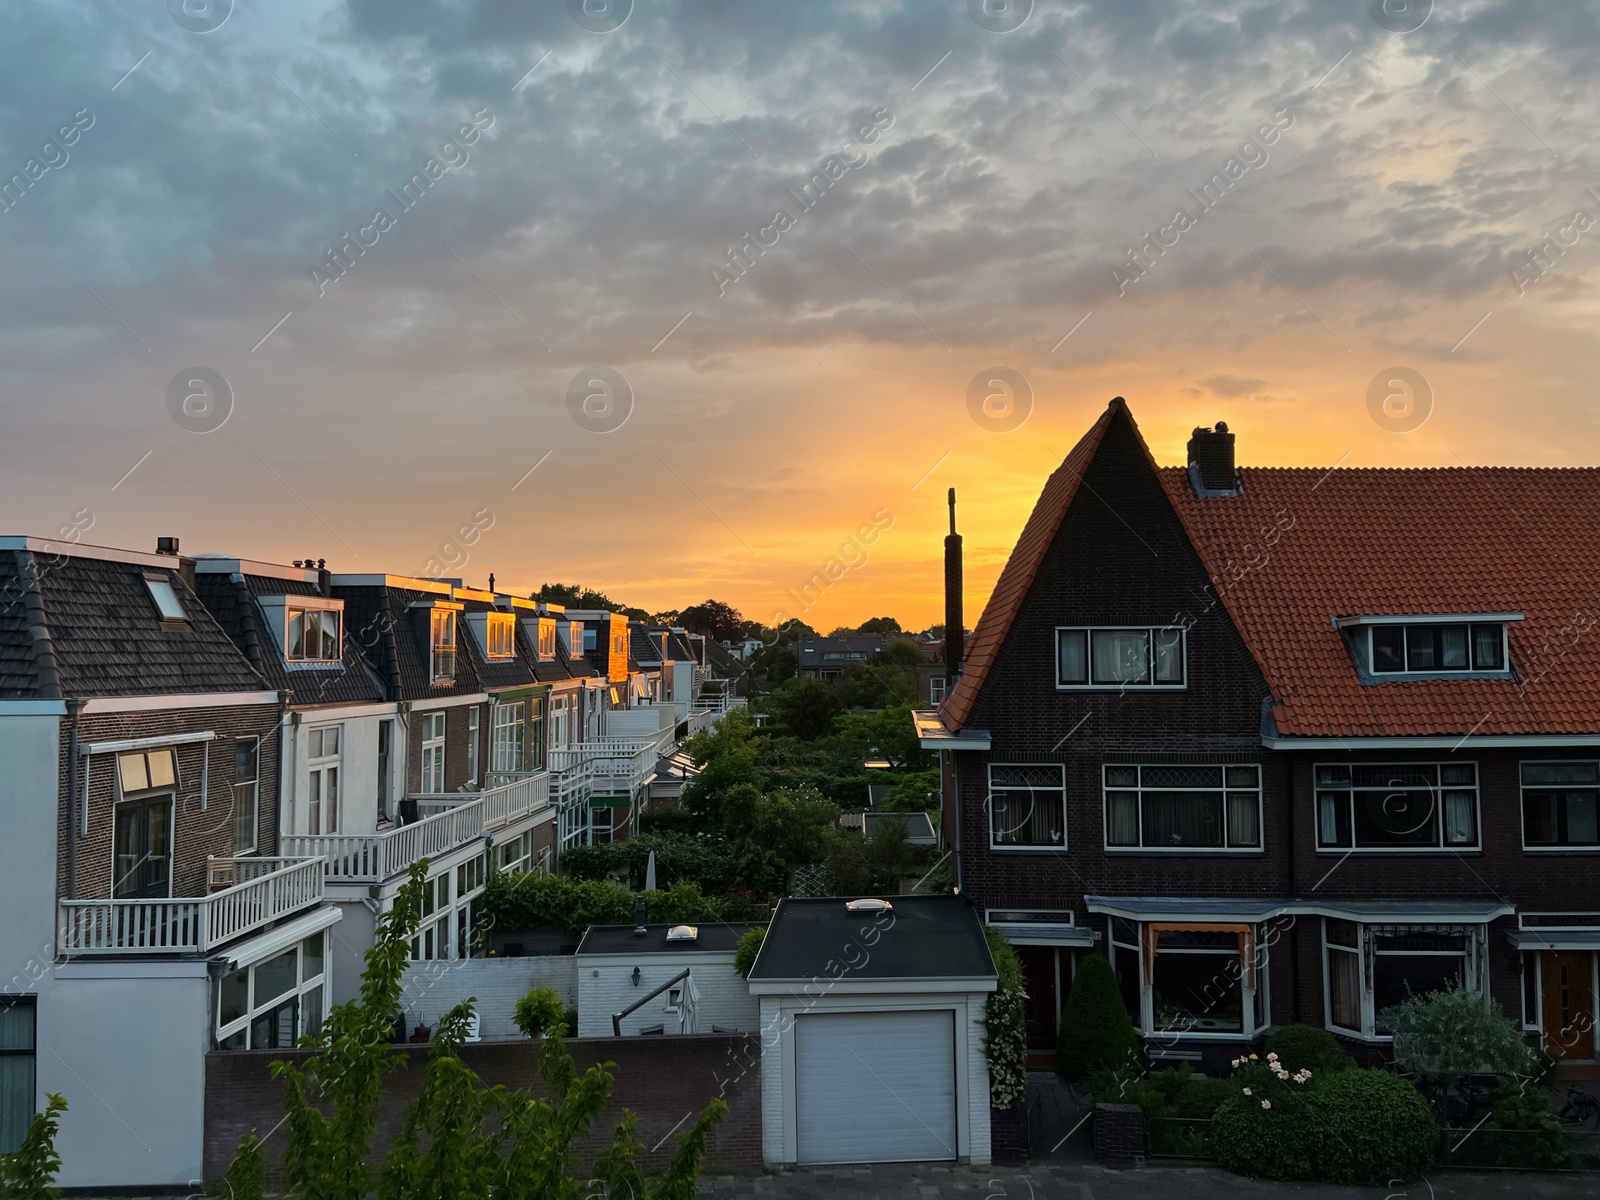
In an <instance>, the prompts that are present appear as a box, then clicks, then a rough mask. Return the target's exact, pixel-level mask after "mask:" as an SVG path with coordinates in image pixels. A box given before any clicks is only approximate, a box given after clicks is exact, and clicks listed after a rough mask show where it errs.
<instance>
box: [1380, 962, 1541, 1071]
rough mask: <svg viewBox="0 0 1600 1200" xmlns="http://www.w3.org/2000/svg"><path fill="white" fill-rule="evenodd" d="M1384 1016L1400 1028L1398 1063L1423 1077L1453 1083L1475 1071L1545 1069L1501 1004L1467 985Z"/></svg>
mask: <svg viewBox="0 0 1600 1200" xmlns="http://www.w3.org/2000/svg"><path fill="white" fill-rule="evenodd" d="M1383 1016H1384V1017H1385V1019H1386V1021H1387V1022H1388V1023H1389V1025H1390V1027H1391V1028H1392V1029H1393V1030H1394V1061H1395V1065H1396V1066H1397V1067H1399V1068H1400V1069H1401V1070H1402V1071H1405V1072H1407V1073H1408V1074H1411V1075H1414V1076H1416V1077H1417V1078H1418V1079H1421V1080H1424V1081H1427V1082H1430V1083H1438V1084H1441V1085H1445V1086H1448V1085H1451V1084H1455V1083H1459V1082H1460V1081H1461V1080H1463V1079H1466V1078H1467V1077H1468V1076H1471V1075H1479V1074H1490V1075H1511V1076H1516V1077H1518V1078H1522V1079H1528V1078H1533V1077H1536V1076H1537V1075H1538V1073H1539V1065H1540V1064H1539V1060H1538V1056H1537V1055H1535V1054H1534V1052H1533V1050H1532V1048H1531V1047H1530V1046H1529V1045H1528V1043H1527V1042H1526V1041H1524V1040H1523V1036H1522V1031H1521V1030H1520V1029H1518V1028H1517V1027H1516V1025H1515V1024H1514V1023H1513V1022H1512V1020H1511V1018H1510V1017H1508V1016H1506V1014H1505V1012H1504V1011H1503V1010H1502V1009H1501V1007H1500V1005H1499V1004H1498V1003H1497V1002H1495V1001H1493V1000H1490V999H1489V998H1488V997H1486V996H1484V995H1483V994H1482V993H1481V992H1471V991H1468V990H1466V989H1465V988H1462V987H1453V988H1450V989H1449V990H1448V991H1443V992H1433V993H1431V994H1429V995H1426V996H1410V997H1408V998H1407V999H1406V1000H1405V1001H1404V1002H1403V1003H1401V1004H1397V1005H1395V1006H1394V1007H1393V1008H1387V1009H1385V1010H1384V1012H1383Z"/></svg>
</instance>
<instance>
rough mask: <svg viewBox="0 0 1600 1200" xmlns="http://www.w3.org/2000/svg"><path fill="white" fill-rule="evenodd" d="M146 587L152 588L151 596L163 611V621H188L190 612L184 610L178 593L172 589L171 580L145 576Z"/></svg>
mask: <svg viewBox="0 0 1600 1200" xmlns="http://www.w3.org/2000/svg"><path fill="white" fill-rule="evenodd" d="M144 585H145V587H147V588H149V589H150V598H151V599H152V600H154V601H155V602H156V608H157V609H158V610H159V611H160V613H161V619H162V620H163V621H187V620H188V619H189V614H188V613H186V612H184V611H183V604H182V602H181V601H179V599H178V593H177V592H175V591H173V590H172V583H171V581H170V580H167V579H164V578H161V577H154V578H152V577H151V576H148V575H147V576H145V581H144Z"/></svg>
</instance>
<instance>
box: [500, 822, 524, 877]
mask: <svg viewBox="0 0 1600 1200" xmlns="http://www.w3.org/2000/svg"><path fill="white" fill-rule="evenodd" d="M494 863H495V865H494V869H495V870H496V871H497V872H499V873H500V874H502V875H520V874H522V873H523V872H525V871H528V870H530V869H531V868H532V865H533V831H532V830H531V829H527V830H524V831H523V832H521V833H519V834H518V835H517V836H516V837H514V838H512V839H511V840H510V841H508V842H496V843H495V847H494Z"/></svg>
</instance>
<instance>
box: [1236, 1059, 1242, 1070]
mask: <svg viewBox="0 0 1600 1200" xmlns="http://www.w3.org/2000/svg"><path fill="white" fill-rule="evenodd" d="M1243 1061H1244V1059H1242V1058H1236V1059H1234V1060H1233V1066H1234V1070H1238V1068H1239V1064H1240V1063H1241V1062H1243Z"/></svg>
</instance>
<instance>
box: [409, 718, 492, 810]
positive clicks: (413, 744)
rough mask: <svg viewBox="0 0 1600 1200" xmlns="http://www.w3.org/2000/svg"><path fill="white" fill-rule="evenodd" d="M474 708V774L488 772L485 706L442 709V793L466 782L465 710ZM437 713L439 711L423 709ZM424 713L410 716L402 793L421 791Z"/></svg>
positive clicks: (487, 732)
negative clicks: (476, 716)
mask: <svg viewBox="0 0 1600 1200" xmlns="http://www.w3.org/2000/svg"><path fill="white" fill-rule="evenodd" d="M469 708H477V709H478V712H479V717H478V774H479V776H480V777H481V776H482V774H483V772H485V771H487V770H488V769H489V727H488V721H489V706H488V705H487V704H477V705H471V704H463V705H459V706H457V707H453V708H446V709H443V710H442V711H443V712H444V790H445V791H447V792H458V791H460V790H461V789H462V788H463V787H464V786H465V785H466V782H467V710H468V709H469ZM425 711H426V712H439V711H441V710H440V709H437V708H434V709H427V710H425ZM424 715H425V712H424V711H413V712H412V714H411V736H410V738H409V739H408V740H409V742H410V745H409V746H408V747H407V751H406V792H407V794H410V793H413V792H420V791H421V790H422V718H423V716H424Z"/></svg>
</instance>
